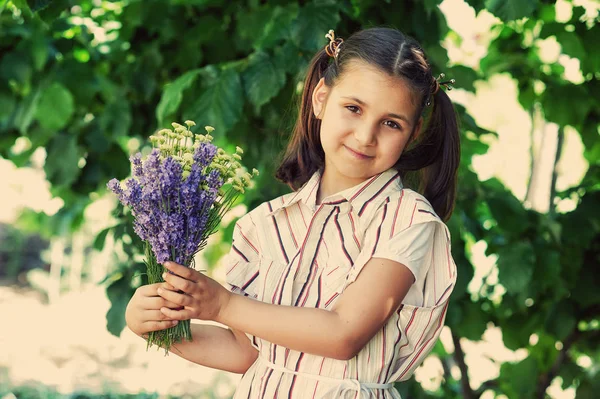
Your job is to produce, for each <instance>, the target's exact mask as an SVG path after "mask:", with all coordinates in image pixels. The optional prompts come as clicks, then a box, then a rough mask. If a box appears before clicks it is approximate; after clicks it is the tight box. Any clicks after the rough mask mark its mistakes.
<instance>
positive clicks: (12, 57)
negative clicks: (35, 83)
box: [0, 50, 33, 85]
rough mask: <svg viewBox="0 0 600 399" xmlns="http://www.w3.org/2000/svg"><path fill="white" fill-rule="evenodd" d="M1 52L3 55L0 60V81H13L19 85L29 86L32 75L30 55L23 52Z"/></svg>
mask: <svg viewBox="0 0 600 399" xmlns="http://www.w3.org/2000/svg"><path fill="white" fill-rule="evenodd" d="M2 51H3V53H4V54H2V59H1V60H0V79H2V80H6V81H7V82H8V81H11V80H15V81H17V82H19V83H20V84H21V85H27V84H29V83H30V81H31V75H32V73H33V70H32V68H31V57H30V54H29V53H25V52H23V51H13V52H10V53H6V52H5V51H6V50H2Z"/></svg>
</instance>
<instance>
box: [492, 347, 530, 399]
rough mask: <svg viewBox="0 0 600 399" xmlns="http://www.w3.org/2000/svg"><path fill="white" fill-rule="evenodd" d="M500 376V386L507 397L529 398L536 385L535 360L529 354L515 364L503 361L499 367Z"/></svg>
mask: <svg viewBox="0 0 600 399" xmlns="http://www.w3.org/2000/svg"><path fill="white" fill-rule="evenodd" d="M500 376H501V378H500V386H501V387H502V390H503V392H504V393H506V394H507V395H508V397H511V398H530V397H532V395H533V393H534V392H535V389H536V387H537V381H538V378H537V376H538V366H537V362H536V360H535V359H534V358H533V357H531V356H530V357H528V358H526V359H525V360H523V361H521V362H519V363H516V364H515V363H504V364H503V365H502V367H501V368H500ZM509 393H510V394H509Z"/></svg>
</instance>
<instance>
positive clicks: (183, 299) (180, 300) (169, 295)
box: [158, 288, 192, 306]
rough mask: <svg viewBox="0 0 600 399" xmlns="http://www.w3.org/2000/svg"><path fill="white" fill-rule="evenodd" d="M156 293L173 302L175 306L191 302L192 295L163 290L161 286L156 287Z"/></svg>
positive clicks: (186, 304)
mask: <svg viewBox="0 0 600 399" xmlns="http://www.w3.org/2000/svg"><path fill="white" fill-rule="evenodd" d="M158 295H160V296H161V297H162V298H164V299H166V300H167V301H170V302H173V303H175V304H176V305H177V306H188V305H191V303H192V297H191V296H189V295H186V294H180V293H179V292H175V291H169V290H165V289H163V288H159V289H158Z"/></svg>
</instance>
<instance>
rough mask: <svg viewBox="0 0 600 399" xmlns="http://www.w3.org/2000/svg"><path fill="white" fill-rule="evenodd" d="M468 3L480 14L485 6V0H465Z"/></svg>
mask: <svg viewBox="0 0 600 399" xmlns="http://www.w3.org/2000/svg"><path fill="white" fill-rule="evenodd" d="M465 1H466V3H467V4H468V5H470V6H471V7H473V8H474V9H475V13H476V14H478V13H479V11H481V10H483V9H484V8H485V4H484V0H465Z"/></svg>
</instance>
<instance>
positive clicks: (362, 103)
mask: <svg viewBox="0 0 600 399" xmlns="http://www.w3.org/2000/svg"><path fill="white" fill-rule="evenodd" d="M342 98H347V99H349V100H352V101H356V102H357V103H359V104H360V105H362V106H367V103H365V102H364V101H362V100H361V99H358V98H356V97H351V96H344V97H342ZM387 116H390V117H392V118H397V119H402V120H403V121H404V122H406V123H408V124H409V125H410V120H409V119H408V118H407V117H406V116H404V115H398V114H394V113H391V112H390V113H388V114H387Z"/></svg>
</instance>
